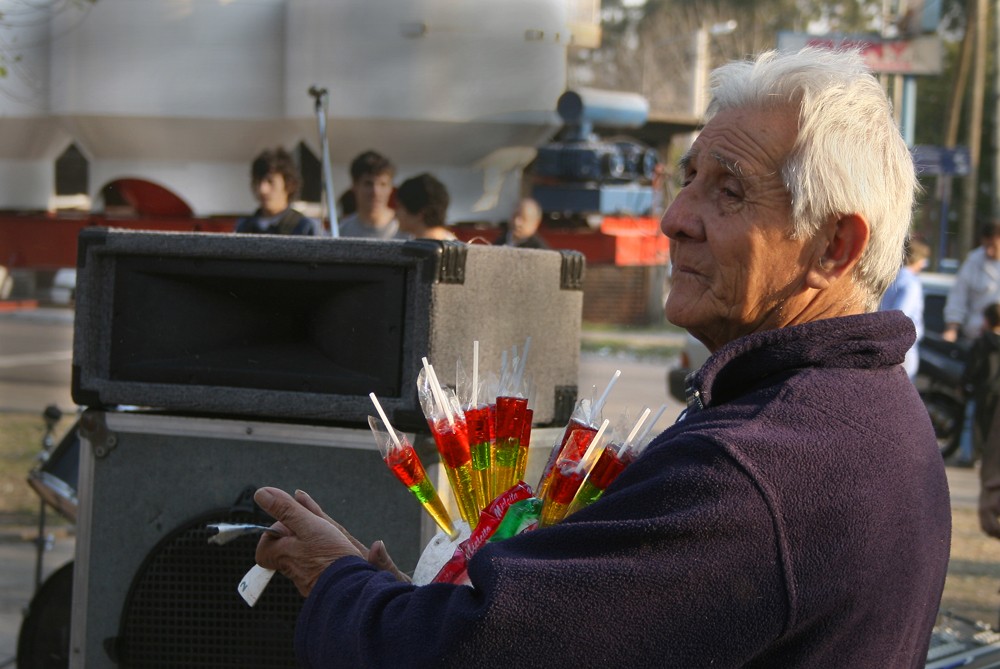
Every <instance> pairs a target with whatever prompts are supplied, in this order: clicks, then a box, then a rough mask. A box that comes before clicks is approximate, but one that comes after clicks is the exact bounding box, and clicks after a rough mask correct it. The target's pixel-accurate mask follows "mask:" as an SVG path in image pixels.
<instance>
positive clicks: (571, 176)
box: [531, 88, 659, 219]
mask: <svg viewBox="0 0 1000 669" xmlns="http://www.w3.org/2000/svg"><path fill="white" fill-rule="evenodd" d="M556 111H557V112H558V113H559V116H560V117H561V118H562V119H563V122H564V123H565V127H564V129H563V131H562V133H561V136H560V138H559V139H558V141H554V142H550V143H549V144H546V145H544V146H542V147H540V148H539V149H538V155H537V158H536V160H535V163H534V167H533V168H532V170H531V176H532V184H533V185H532V197H534V198H535V199H536V200H537V201H538V203H539V204H540V205H541V207H542V210H543V211H545V212H546V213H547V214H551V215H554V216H556V217H564V218H568V219H572V218H576V217H578V216H579V215H583V216H586V215H587V214H625V215H647V214H649V213H650V210H651V209H652V206H653V185H652V181H653V177H654V175H655V173H656V168H657V165H658V164H659V156H658V155H657V153H656V151H654V150H653V149H651V148H649V147H647V146H645V145H644V144H641V143H640V142H637V141H635V140H632V139H627V138H620V139H614V140H603V139H601V138H599V137H598V136H597V135H596V134H595V133H594V126H597V125H599V126H602V127H611V128H623V129H627V128H639V127H641V126H642V125H643V124H644V123H645V122H646V119H647V117H648V115H649V103H648V102H647V101H646V99H645V98H643V97H642V96H641V95H638V94H634V93H619V92H614V91H602V90H596V89H587V88H581V89H577V90H573V91H566V92H565V93H563V94H562V95H561V96H560V97H559V101H558V102H557V105H556Z"/></svg>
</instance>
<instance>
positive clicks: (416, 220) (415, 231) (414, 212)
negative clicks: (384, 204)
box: [396, 172, 458, 240]
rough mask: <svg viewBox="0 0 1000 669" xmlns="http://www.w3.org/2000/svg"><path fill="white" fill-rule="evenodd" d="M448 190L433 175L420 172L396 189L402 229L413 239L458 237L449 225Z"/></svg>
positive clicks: (398, 214) (397, 214)
mask: <svg viewBox="0 0 1000 669" xmlns="http://www.w3.org/2000/svg"><path fill="white" fill-rule="evenodd" d="M449 202H450V198H449V196H448V189H447V188H445V185H444V184H443V183H441V182H440V181H438V179H437V178H436V177H435V176H434V175H432V174H427V173H426V172H425V173H424V174H418V175H417V176H415V177H412V178H410V179H407V180H406V181H404V182H403V183H401V184H400V185H399V190H397V191H396V204H397V209H396V218H398V219H399V229H400V232H403V233H405V234H407V235H409V236H410V237H411V238H413V239H445V240H456V239H458V238H457V237H456V236H455V235H454V234H453V233H452V232H451V230H449V229H448V228H447V227H445V221H446V220H447V216H448V204H449Z"/></svg>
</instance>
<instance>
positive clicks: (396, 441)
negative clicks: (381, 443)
mask: <svg viewBox="0 0 1000 669" xmlns="http://www.w3.org/2000/svg"><path fill="white" fill-rule="evenodd" d="M368 397H370V398H372V404H374V405H375V410H376V411H378V415H379V416H381V417H382V422H383V423H385V429H386V430H388V432H389V436H390V437H392V443H394V444H396V448H399V447H400V446H402V444H400V443H399V437H397V436H396V431H395V430H394V429H392V424H391V423H390V422H389V417H388V416H386V415H385V410H384V409H383V408H382V405H381V404H379V402H378V398H377V397H375V393H368Z"/></svg>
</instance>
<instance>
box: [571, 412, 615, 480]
mask: <svg viewBox="0 0 1000 669" xmlns="http://www.w3.org/2000/svg"><path fill="white" fill-rule="evenodd" d="M610 423H611V421H610V420H608V419H607V418H605V419H604V422H603V423H601V428H600V429H599V430H598V431H597V434H595V435H594V438H593V439H592V440H591V441H590V445H589V446H587V450H586V452H585V453H584V454H583V457H582V458H580V462H578V463H577V464H576V467H575V468H574V469H576V471H578V472H579V471H584V470H586V469H589V468H590V467H589V464H590V460H591V458H593V457H594V453H595V452H596V451H597V445H598V443H599V442H600V441H601V437H603V436H604V431H605V430H606V429H608V425H609V424H610Z"/></svg>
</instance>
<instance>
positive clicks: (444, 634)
mask: <svg viewBox="0 0 1000 669" xmlns="http://www.w3.org/2000/svg"><path fill="white" fill-rule="evenodd" d="M705 446H706V445H705V444H701V447H700V448H697V449H685V448H684V447H683V445H678V444H672V445H671V448H670V449H663V451H662V452H660V453H655V454H651V453H648V452H647V454H646V455H644V456H643V458H641V459H640V460H639V461H637V462H635V463H633V465H631V466H630V467H629V468H628V469H626V471H625V472H624V473H623V474H622V475H621V476H620V477H619V478H618V480H617V481H616V482H615V483H614V484H613V486H612V488H611V489H609V491H608V493H606V494H605V495H604V496H603V497H602V498H601V499H600V500H598V501H597V502H596V503H594V504H593V505H591V506H590V507H587V508H585V509H583V510H581V511H579V512H577V513H576V514H574V515H573V516H572V517H571V518H569V519H567V520H565V521H563V522H562V523H560V524H559V525H556V526H554V527H550V528H544V529H539V530H535V531H532V532H528V533H525V534H522V535H519V536H517V537H513V538H511V539H508V540H505V541H502V542H498V543H495V544H488V545H487V546H485V547H484V548H483V549H481V550H480V552H479V553H477V554H476V556H475V557H474V558H473V559H472V560H471V561H470V564H469V576H470V579H471V581H472V587H469V586H453V585H445V584H432V585H427V586H422V587H416V586H413V585H410V584H403V583H399V582H396V581H394V580H393V579H392V578H391V577H390V576H389V575H388V574H385V573H380V572H378V571H376V570H375V569H373V568H372V567H370V566H368V565H367V564H365V563H364V562H362V561H361V560H360V559H357V558H354V559H351V558H344V559H341V560H339V561H337V562H336V563H334V564H333V565H331V567H330V568H329V569H328V570H327V571H326V572H325V573H324V574H323V576H322V577H321V579H320V581H319V582H318V583H317V585H316V587H315V588H314V590H313V592H312V593H311V594H310V596H309V598H308V600H307V601H306V604H305V606H304V607H303V610H302V613H301V615H300V617H299V623H298V628H297V634H296V649H297V653H298V656H299V660H300V663H301V664H302V665H303V666H306V667H327V666H365V667H396V666H407V667H420V666H435V667H452V666H454V667H464V668H467V667H471V666H475V667H477V668H478V667H486V668H489V667H513V666H539V665H540V664H543V663H544V662H545V661H549V662H551V661H553V660H557V661H556V664H559V665H561V666H574V667H581V668H582V667H603V666H644V665H648V662H649V658H651V657H656V658H657V662H658V664H660V665H661V666H677V667H682V666H699V665H704V664H705V663H706V657H708V656H710V659H711V660H712V662H713V666H718V667H726V666H741V665H742V664H744V663H745V662H746V661H747V659H748V658H751V657H753V656H754V654H755V653H756V652H759V650H760V648H759V646H760V645H762V644H766V643H768V642H769V641H773V640H774V639H775V638H777V637H778V636H779V635H780V634H781V632H782V629H783V626H784V625H785V623H786V622H787V616H788V614H787V611H788V604H787V601H786V597H787V588H786V585H785V574H784V572H783V571H782V566H781V565H782V564H783V561H782V560H781V559H780V558H779V556H778V555H777V553H778V545H779V543H780V542H779V541H778V540H777V539H776V537H775V522H774V519H773V518H772V516H771V513H770V511H769V508H768V505H767V504H766V503H765V501H764V500H763V499H762V497H761V496H760V494H759V491H758V489H757V488H756V487H755V486H754V485H753V483H752V482H751V481H750V480H749V479H748V478H747V476H746V475H745V474H744V473H743V471H742V470H741V469H740V468H739V467H737V466H736V465H735V464H733V463H732V462H731V461H729V460H727V457H726V456H725V455H723V454H722V453H721V451H720V450H719V449H718V448H713V447H708V448H706V447H705ZM723 509H729V510H732V509H740V513H738V514H734V513H731V512H725V511H723Z"/></svg>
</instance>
